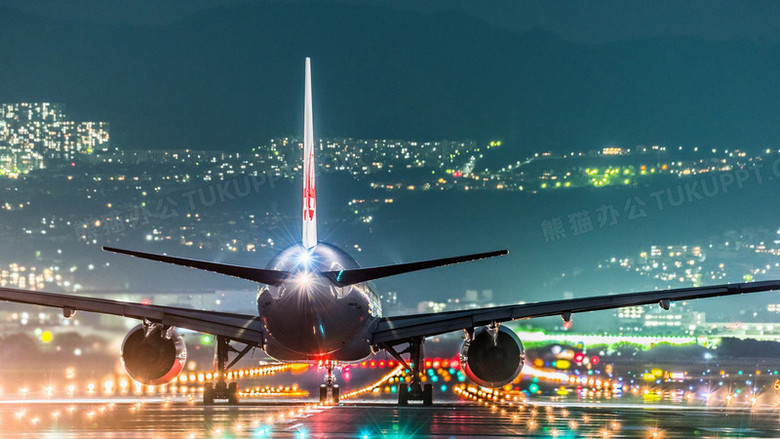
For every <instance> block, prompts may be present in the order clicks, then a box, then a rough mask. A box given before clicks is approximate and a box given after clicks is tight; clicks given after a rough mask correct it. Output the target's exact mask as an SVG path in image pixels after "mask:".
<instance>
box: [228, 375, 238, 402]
mask: <svg viewBox="0 0 780 439" xmlns="http://www.w3.org/2000/svg"><path fill="white" fill-rule="evenodd" d="M228 404H231V405H236V404H238V383H237V382H235V381H233V382H232V383H230V384H228Z"/></svg>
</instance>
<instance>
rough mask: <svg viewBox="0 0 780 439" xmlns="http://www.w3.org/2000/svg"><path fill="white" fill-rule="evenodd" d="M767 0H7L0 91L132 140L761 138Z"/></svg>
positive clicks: (529, 147) (562, 145) (769, 97)
mask: <svg viewBox="0 0 780 439" xmlns="http://www.w3.org/2000/svg"><path fill="white" fill-rule="evenodd" d="M778 9H780V6H778V5H777V4H776V3H771V2H740V3H735V2H685V3H682V4H680V3H678V2H671V1H669V2H667V1H662V2H619V1H610V2H587V3H582V2H556V3H554V4H552V3H548V2H509V1H507V2H496V3H495V4H493V5H492V6H491V7H490V8H480V7H477V6H474V5H472V4H471V3H470V2H426V3H425V5H420V4H419V3H418V2H380V3H377V2H367V1H366V2H361V1H355V2H303V1H300V2H243V1H221V2H206V1H194V2H187V3H186V4H181V3H179V2H156V1H154V2H152V1H149V2H145V1H140V2H133V3H132V4H126V3H125V2H119V1H107V2H92V1H75V2H56V1H42V2H26V1H9V0H4V1H0V11H1V12H0V41H2V45H0V64H1V65H2V68H0V101H24V100H46V101H58V102H64V103H66V104H67V106H68V109H69V111H70V112H72V113H73V114H74V115H75V116H76V117H78V118H81V119H85V120H94V119H98V120H106V121H109V122H110V123H111V125H112V139H113V140H114V143H115V144H116V145H118V146H120V147H122V148H171V147H191V148H195V149H225V150H244V149H247V148H250V147H253V146H257V145H259V144H262V143H263V142H264V141H265V140H266V139H268V138H270V137H274V136H285V135H298V134H300V132H301V131H302V128H301V127H300V123H299V121H300V120H301V113H302V108H301V105H300V102H301V97H302V96H301V95H302V67H301V66H302V64H303V61H302V59H303V57H304V56H311V57H312V58H313V71H314V89H315V107H316V108H315V114H316V115H317V118H316V121H315V124H316V126H315V130H316V131H317V133H318V134H319V135H323V136H352V137H365V138H373V137H390V138H424V139H432V138H469V139H475V140H478V141H484V140H487V139H491V138H501V139H504V141H505V143H506V144H507V145H509V146H510V147H512V148H514V149H516V150H517V151H518V153H521V152H528V151H534V150H540V149H552V150H583V149H589V148H594V147H601V146H602V145H604V144H618V145H628V146H631V145H636V144H683V145H702V146H714V147H718V146H741V147H749V148H750V147H755V148H763V147H765V146H766V145H768V144H773V143H776V142H777V140H778V139H779V138H780V124H777V123H776V122H777V117H776V114H778V113H780V89H779V88H778V87H777V81H776V76H777V74H776V73H777V71H778V70H780V65H778V62H780V61H778V60H780V46H779V43H778V41H777V36H778V35H780V32H778V31H779V30H780V18H778V17H780V14H778V12H779V11H778Z"/></svg>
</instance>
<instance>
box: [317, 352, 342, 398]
mask: <svg viewBox="0 0 780 439" xmlns="http://www.w3.org/2000/svg"><path fill="white" fill-rule="evenodd" d="M334 367H336V362H335V361H331V360H325V368H326V369H327V370H328V373H327V375H325V383H324V384H320V403H322V404H338V403H339V385H338V384H336V379H335V378H333V368H334Z"/></svg>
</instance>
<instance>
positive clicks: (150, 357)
mask: <svg viewBox="0 0 780 439" xmlns="http://www.w3.org/2000/svg"><path fill="white" fill-rule="evenodd" d="M163 329H164V328H163V327H162V325H158V324H153V325H152V326H150V327H149V330H148V333H147V330H146V329H145V328H144V325H138V326H136V327H135V328H133V329H131V330H130V332H128V333H127V336H125V340H124V341H123V342H122V351H121V352H120V353H119V357H120V358H121V359H122V365H123V366H124V368H125V370H126V371H127V373H128V374H129V375H130V376H131V377H132V378H133V379H134V380H136V381H138V382H141V383H143V384H146V385H150V386H156V385H159V384H165V383H167V382H169V381H171V380H172V379H174V378H175V377H176V376H177V375H178V374H179V372H181V370H182V368H184V363H185V362H186V361H187V347H186V346H185V344H184V338H183V337H182V336H181V335H180V334H179V333H178V332H176V329H175V328H172V327H171V328H168V329H165V330H163Z"/></svg>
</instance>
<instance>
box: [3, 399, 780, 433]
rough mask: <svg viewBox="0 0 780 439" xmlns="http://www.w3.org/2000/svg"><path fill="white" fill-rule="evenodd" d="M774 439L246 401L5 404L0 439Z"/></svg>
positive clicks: (614, 423) (750, 424) (674, 412)
mask: <svg viewBox="0 0 780 439" xmlns="http://www.w3.org/2000/svg"><path fill="white" fill-rule="evenodd" d="M654 435H655V436H654ZM502 436H504V437H561V438H564V437H600V438H604V437H615V438H618V437H620V438H634V437H647V438H651V437H665V438H690V437H702V438H707V437H713V438H714V437H778V436H780V429H778V413H777V411H776V410H774V409H769V410H761V411H756V410H748V409H744V408H723V407H720V408H712V407H705V406H698V407H693V406H677V405H663V406H647V405H643V404H641V403H637V404H631V403H627V402H620V403H614V402H608V403H603V404H598V403H597V404H590V403H588V404H580V403H576V402H573V403H565V402H564V403H561V402H552V401H551V402H549V403H547V402H545V401H534V402H533V403H531V404H519V405H511V406H510V405H503V406H490V407H485V406H481V407H480V406H476V405H473V404H472V403H470V402H469V403H466V402H458V401H450V402H447V403H442V404H438V405H436V406H434V407H421V406H409V407H405V408H399V407H396V406H395V405H394V404H393V403H392V401H390V400H387V401H386V402H371V403H368V402H351V403H350V404H346V405H341V406H336V407H321V406H318V405H316V404H314V403H299V404H291V403H290V402H289V401H278V402H266V401H264V402H262V403H259V402H255V401H249V402H244V403H242V404H240V405H239V406H226V405H217V406H212V407H204V406H202V405H201V404H199V403H192V402H190V401H187V400H185V399H179V400H173V401H166V400H163V399H148V400H144V401H140V400H131V399H103V400H78V401H71V400H67V401H65V400H61V401H3V402H2V403H0V437H3V438H160V439H167V438H192V439H195V438H223V437H224V438H259V437H279V438H306V437H332V438H393V439H394V438H407V437H420V438H425V437H433V438H451V437H457V438H477V437H502Z"/></svg>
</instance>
